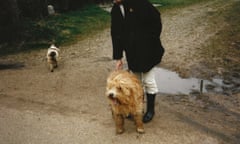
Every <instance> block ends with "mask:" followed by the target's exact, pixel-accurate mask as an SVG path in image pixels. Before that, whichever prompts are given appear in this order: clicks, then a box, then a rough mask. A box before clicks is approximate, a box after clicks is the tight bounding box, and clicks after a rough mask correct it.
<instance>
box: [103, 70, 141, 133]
mask: <svg viewBox="0 0 240 144" xmlns="http://www.w3.org/2000/svg"><path fill="white" fill-rule="evenodd" d="M106 96H107V98H108V99H109V102H110V105H111V108H112V113H113V118H114V120H115V124H116V133H117V134H121V133H123V132H124V128H123V125H124V118H126V117H127V116H129V115H131V116H133V118H134V121H135V124H136V127H137V132H139V133H144V128H143V122H142V114H143V88H142V86H141V83H140V81H139V80H138V79H137V77H136V76H135V75H134V74H132V73H130V72H128V71H123V70H120V71H114V72H112V73H111V74H110V75H109V77H108V79H107V87H106Z"/></svg>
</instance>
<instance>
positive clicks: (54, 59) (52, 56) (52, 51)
mask: <svg viewBox="0 0 240 144" xmlns="http://www.w3.org/2000/svg"><path fill="white" fill-rule="evenodd" d="M59 51H60V49H59V48H57V47H56V46H55V45H54V44H52V45H51V46H50V48H48V51H47V62H48V64H49V68H50V71H51V72H53V70H54V68H57V67H58V58H59Z"/></svg>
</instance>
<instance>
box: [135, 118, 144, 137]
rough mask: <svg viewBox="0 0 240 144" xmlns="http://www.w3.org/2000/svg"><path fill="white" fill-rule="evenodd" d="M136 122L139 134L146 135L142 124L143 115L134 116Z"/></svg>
mask: <svg viewBox="0 0 240 144" xmlns="http://www.w3.org/2000/svg"><path fill="white" fill-rule="evenodd" d="M134 120H135V123H136V127H137V132H138V133H141V134H142V133H144V127H143V122H142V114H141V113H140V114H135V115H134Z"/></svg>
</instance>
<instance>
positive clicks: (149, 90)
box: [142, 68, 158, 123]
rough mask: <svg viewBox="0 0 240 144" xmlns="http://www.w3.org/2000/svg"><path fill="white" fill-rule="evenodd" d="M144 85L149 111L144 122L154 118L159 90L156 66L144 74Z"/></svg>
mask: <svg viewBox="0 0 240 144" xmlns="http://www.w3.org/2000/svg"><path fill="white" fill-rule="evenodd" d="M142 79H143V85H144V87H145V92H146V96H147V111H146V113H145V114H144V116H143V122H144V123H147V122H149V121H151V120H152V118H153V116H154V114H155V110H154V106H155V97H156V93H157V92H158V87H157V84H156V80H155V75H154V68H153V69H151V70H150V71H149V72H147V73H143V74H142Z"/></svg>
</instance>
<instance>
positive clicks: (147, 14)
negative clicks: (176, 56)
mask: <svg viewBox="0 0 240 144" xmlns="http://www.w3.org/2000/svg"><path fill="white" fill-rule="evenodd" d="M161 31H162V23H161V18H160V13H159V11H158V10H157V9H156V8H155V7H154V6H153V5H152V4H151V3H150V2H149V1H148V0H114V4H113V7H112V10H111V37H112V47H113V59H114V60H116V69H117V70H119V69H122V68H123V60H122V59H123V55H124V52H125V56H126V60H127V64H128V69H129V70H130V71H132V72H133V73H134V74H136V76H137V77H138V78H139V79H140V80H141V81H142V84H143V86H144V89H145V92H146V97H147V111H146V113H145V114H144V116H143V122H144V123H147V122H149V121H151V120H152V118H153V116H154V114H155V111H154V105H155V97H156V93H157V92H158V88H157V84H156V81H155V76H154V71H153V70H154V67H155V66H156V65H158V64H159V63H160V62H161V59H162V56H163V54H164V48H163V46H162V44H161V41H160V34H161Z"/></svg>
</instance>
